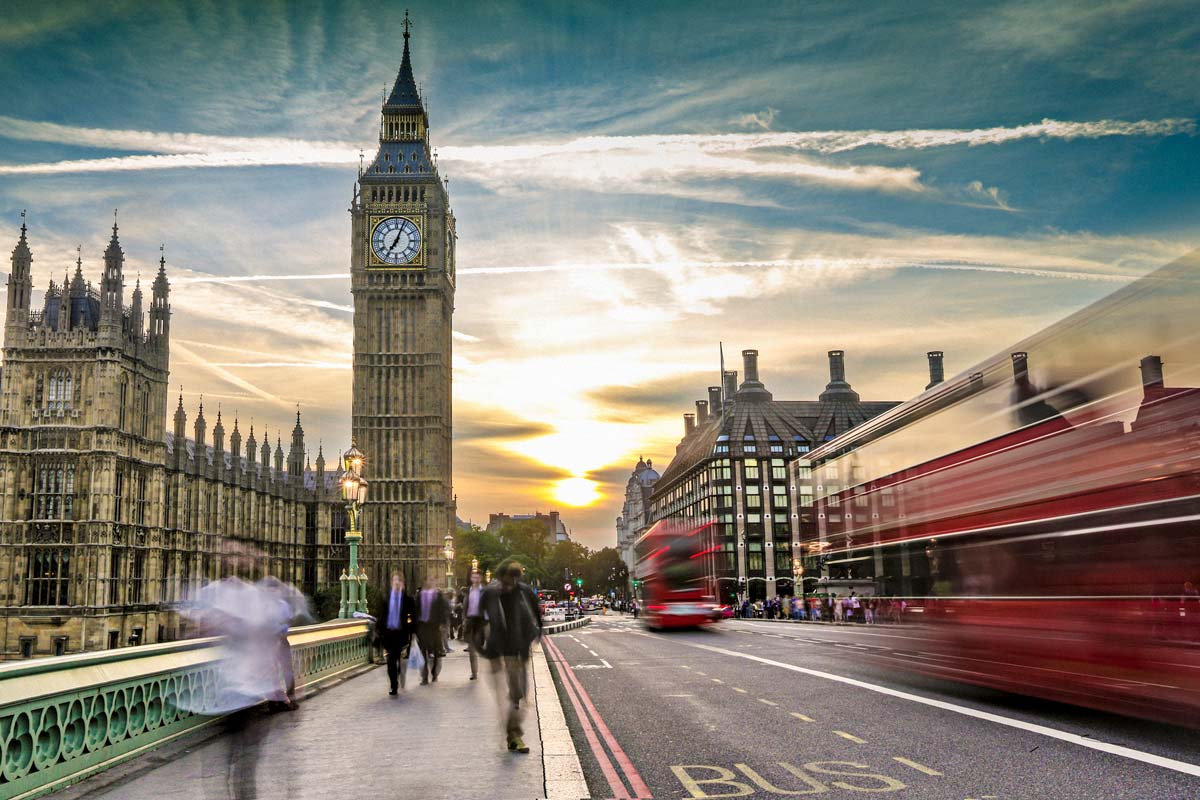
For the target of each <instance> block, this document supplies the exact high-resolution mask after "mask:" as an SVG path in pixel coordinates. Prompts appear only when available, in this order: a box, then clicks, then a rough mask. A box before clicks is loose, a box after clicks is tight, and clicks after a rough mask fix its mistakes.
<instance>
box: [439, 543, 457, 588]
mask: <svg viewBox="0 0 1200 800" xmlns="http://www.w3.org/2000/svg"><path fill="white" fill-rule="evenodd" d="M444 542H445V546H444V547H443V548H442V556H443V557H444V558H445V559H446V588H447V589H453V588H454V535H453V534H450V533H447V534H446V538H445V540H444Z"/></svg>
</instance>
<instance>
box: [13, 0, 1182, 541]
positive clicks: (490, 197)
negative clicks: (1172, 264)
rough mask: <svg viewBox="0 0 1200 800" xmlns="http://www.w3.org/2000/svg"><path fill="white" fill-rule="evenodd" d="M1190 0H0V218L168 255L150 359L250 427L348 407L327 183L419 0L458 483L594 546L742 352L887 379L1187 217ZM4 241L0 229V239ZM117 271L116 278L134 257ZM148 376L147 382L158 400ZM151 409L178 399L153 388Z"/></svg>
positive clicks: (68, 247)
mask: <svg viewBox="0 0 1200 800" xmlns="http://www.w3.org/2000/svg"><path fill="white" fill-rule="evenodd" d="M1189 5H1190V4H1189V3H1187V2H1154V1H1152V0H1100V2H1097V1H1096V0H1079V1H1078V2H1073V1H1072V0H1063V1H1061V2H1055V3H1053V4H1047V3H1042V2H997V3H987V4H975V3H964V2H945V3H937V2H931V3H878V4H873V3H861V4H847V3H839V2H828V3H821V2H812V3H803V4H801V3H778V2H755V1H753V0H750V1H748V2H742V3H738V4H730V3H714V2H678V3H672V2H660V3H653V4H643V3H633V2H572V3H560V2H542V3H537V2H515V1H514V2H479V3H454V2H438V3H427V2H412V3H408V4H400V3H377V2H332V1H331V2H324V3H318V2H284V1H283V0H279V1H278V2H264V1H263V0H256V1H255V2H232V1H231V2H220V1H219V0H218V1H215V2H194V3H186V4H184V3H171V2H134V1H133V0H128V1H127V2H97V0H88V2H73V1H72V0H58V2H54V3H37V2H27V0H15V2H12V1H10V2H8V3H5V4H4V5H3V8H0V74H3V75H4V76H5V80H4V81H0V245H3V246H4V247H8V246H9V245H8V244H4V243H5V242H11V243H15V242H16V239H17V235H18V231H19V227H20V224H21V220H20V212H21V210H22V209H28V224H29V237H30V244H31V247H32V249H33V253H34V281H35V289H36V292H35V297H34V303H35V304H36V303H38V302H40V297H41V294H40V293H41V291H42V290H44V289H45V288H46V285H47V282H48V281H49V279H50V278H51V277H54V278H55V279H56V280H60V281H61V276H62V275H63V274H64V273H65V272H67V271H68V270H69V269H71V268H73V265H74V259H75V251H76V246H77V245H79V246H81V247H82V253H83V263H84V270H85V273H86V274H87V275H88V276H89V277H90V278H91V279H92V280H94V281H96V282H98V281H99V275H100V264H101V254H102V252H103V250H104V247H105V245H106V244H107V241H108V237H109V229H110V227H111V225H112V222H113V210H114V209H119V211H118V222H119V224H120V236H121V242H122V245H123V247H124V250H125V252H126V256H127V262H126V263H127V266H126V269H127V275H129V277H130V278H134V277H135V276H136V274H137V273H138V271H139V270H140V272H141V275H142V277H144V278H147V280H149V279H150V278H152V275H153V271H154V268H155V264H156V261H157V259H158V256H159V246H160V244H161V245H163V246H164V248H165V254H166V260H167V265H168V275H169V277H170V279H171V283H172V293H171V304H172V310H173V317H172V330H171V334H172V341H171V382H172V385H173V388H172V392H174V391H176V390H175V389H174V386H176V385H178V386H181V387H182V392H183V397H184V404H185V407H186V408H187V410H188V413H189V425H190V419H191V417H192V416H193V415H194V413H195V408H196V405H197V403H198V402H199V399H200V395H203V397H204V402H205V408H206V412H208V410H209V409H211V408H212V407H213V406H215V405H217V404H219V405H220V407H221V409H222V411H223V413H224V414H226V415H236V416H237V417H238V419H239V421H240V424H241V425H242V426H243V428H242V429H243V430H246V426H248V424H250V423H253V425H254V426H255V430H256V433H257V435H258V436H259V437H260V438H261V436H262V431H263V430H266V431H267V433H268V435H269V436H271V437H272V438H274V437H275V436H276V435H277V434H278V432H279V431H280V430H281V429H282V430H283V431H284V434H285V436H284V438H285V439H286V438H287V435H286V432H287V431H288V430H290V427H291V420H292V415H293V413H294V409H295V406H296V404H297V403H299V404H300V406H301V409H302V413H303V420H304V427H305V431H306V434H307V437H308V442H309V443H310V444H311V446H312V448H313V457H314V458H315V455H316V448H317V447H318V446H319V445H323V446H324V448H325V453H326V456H327V457H328V456H330V454H331V453H335V452H337V451H339V450H342V449H344V448H345V447H347V446H348V444H349V437H350V419H349V406H350V397H349V393H350V363H351V339H352V305H351V298H350V293H349V256H350V249H349V239H350V217H349V213H348V206H349V204H350V201H351V197H352V192H353V185H354V181H355V177H356V169H357V166H358V163H359V151H360V149H361V150H363V151H365V153H366V156H367V158H370V156H371V154H372V153H373V150H374V147H375V145H376V142H377V135H378V122H379V110H380V104H381V94H382V93H383V92H384V91H385V89H387V88H389V87H390V85H391V82H392V81H393V80H394V79H395V74H396V70H397V69H398V67H399V64H400V54H401V49H402V38H401V31H402V28H401V20H402V18H403V14H404V10H405V8H408V9H410V11H411V16H412V20H413V38H412V51H413V65H414V70H415V72H416V75H417V79H418V81H419V82H421V84H422V92H423V97H424V98H425V100H426V102H427V105H428V109H429V114H430V121H431V141H432V143H433V145H434V147H435V148H436V149H437V150H438V156H439V163H440V171H441V175H442V176H443V177H446V178H449V181H450V183H449V189H450V194H451V198H452V204H453V208H454V211H455V214H456V216H457V220H458V233H459V244H458V265H459V281H458V293H457V298H456V312H455V318H454V330H455V337H454V346H455V353H454V414H455V419H454V422H455V433H454V436H455V451H454V459H455V467H454V472H455V474H454V482H455V490H456V492H457V495H458V504H459V515H460V516H461V517H462V518H463V519H468V520H473V521H474V522H476V523H481V524H486V522H487V516H488V514H489V513H491V512H500V511H503V512H507V513H529V512H533V511H543V512H545V511H549V510H551V509H557V510H559V511H561V512H562V514H563V518H564V520H565V521H566V523H567V525H568V527H570V528H571V529H572V531H573V534H574V536H575V538H576V539H577V540H578V541H581V542H582V543H584V544H586V545H588V546H591V547H601V546H606V545H611V544H613V543H614V540H615V529H614V519H615V518H616V516H617V515H618V514H619V513H620V511H621V503H622V500H623V496H624V486H625V481H626V479H627V478H628V476H629V474H630V472H631V470H632V468H633V466H634V464H635V462H636V461H637V459H638V458H639V456H645V457H647V458H651V459H653V460H654V462H655V464H656V465H658V466H659V467H660V469H661V468H665V466H666V464H667V463H668V462H669V461H670V459H671V457H672V455H673V454H674V449H675V445H676V444H677V442H678V440H679V438H680V437H681V435H682V433H683V421H682V419H681V415H682V414H683V413H685V412H687V411H690V410H694V408H693V403H694V401H695V400H698V399H703V398H704V397H705V396H706V395H705V389H706V387H707V386H708V385H710V384H713V383H715V382H716V381H717V376H718V343H721V342H723V343H724V348H725V353H726V357H727V359H728V360H729V361H730V362H733V364H732V365H731V366H740V364H738V362H739V361H740V357H739V355H738V353H739V352H740V351H741V350H742V349H747V348H754V349H757V350H759V352H760V354H761V355H760V370H761V374H762V379H763V381H764V382H765V383H766V385H767V387H768V389H770V390H771V391H772V392H774V395H775V397H776V398H778V399H797V400H799V399H811V398H814V397H815V396H816V394H818V393H819V392H820V390H821V389H822V388H823V387H824V384H825V382H826V381H827V380H828V371H827V360H826V355H825V353H826V351H827V350H830V349H835V348H837V349H844V350H845V351H846V365H847V373H848V374H847V377H848V379H849V380H850V382H851V383H852V385H853V386H854V388H855V389H856V390H857V391H858V392H859V393H860V394H861V395H862V397H863V399H864V400H905V399H908V398H910V397H912V396H914V395H916V394H917V393H919V392H920V391H921V389H922V388H923V387H924V385H925V383H926V382H927V380H928V377H927V372H926V360H925V355H924V354H925V352H926V351H927V350H934V349H938V350H943V351H945V353H946V368H947V374H948V375H953V374H955V373H958V372H961V371H964V370H967V369H969V368H970V366H971V365H972V364H974V363H976V362H978V361H980V360H982V359H983V358H985V357H987V356H990V355H992V354H993V353H995V352H999V351H1001V350H1003V348H1004V347H1005V346H1006V345H1007V344H1009V343H1013V342H1016V341H1018V340H1020V339H1021V338H1023V337H1025V336H1026V335H1028V334H1030V333H1032V332H1034V331H1036V330H1038V329H1040V328H1042V327H1044V326H1045V325H1047V324H1049V323H1050V322H1053V321H1054V320H1056V319H1058V318H1060V317H1062V316H1064V315H1066V314H1067V313H1069V312H1071V311H1074V310H1076V309H1078V308H1080V307H1082V306H1084V305H1086V304H1088V303H1090V302H1091V301H1093V300H1095V299H1097V298H1099V297H1101V296H1103V295H1105V294H1107V293H1108V292H1111V291H1112V290H1114V289H1116V288H1118V287H1119V286H1120V285H1122V284H1123V283H1125V282H1128V281H1129V280H1131V279H1133V278H1136V277H1137V276H1139V275H1142V274H1145V273H1146V272H1148V271H1150V270H1151V269H1154V268H1155V267H1158V266H1161V265H1162V264H1165V263H1167V262H1168V261H1171V260H1173V259H1174V258H1176V257H1178V256H1181V255H1183V254H1185V253H1187V252H1189V251H1191V250H1192V249H1194V248H1195V247H1197V245H1198V243H1200V221H1198V220H1200V196H1198V194H1197V192H1196V191H1195V187H1196V186H1198V185H1200V140H1198V138H1197V115H1198V113H1200V82H1197V81H1196V79H1195V77H1196V75H1197V74H1200V15H1197V14H1195V13H1194V11H1195V9H1194V6H1191V7H1190V8H1189ZM7 266H8V265H7V262H6V263H5V268H7ZM127 291H128V289H127ZM172 406H173V403H172ZM164 424H165V422H164Z"/></svg>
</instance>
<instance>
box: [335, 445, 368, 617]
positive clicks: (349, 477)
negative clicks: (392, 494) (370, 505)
mask: <svg viewBox="0 0 1200 800" xmlns="http://www.w3.org/2000/svg"><path fill="white" fill-rule="evenodd" d="M362 466H363V454H362V451H361V450H359V449H358V448H357V447H355V446H354V445H353V444H352V445H350V449H349V450H347V451H346V452H345V454H344V455H343V456H342V500H343V501H345V503H346V516H347V518H348V520H349V523H350V529H349V530H348V531H346V543H347V544H349V545H350V568H349V569H348V570H346V571H343V572H342V576H341V580H340V581H339V582H340V583H341V585H342V602H341V605H340V606H339V608H338V617H339V618H341V619H349V618H350V617H353V616H354V613H355V612H356V611H366V610H367V608H366V606H367V576H366V571H365V570H362V569H360V568H359V566H358V543H359V542H361V541H362V525H361V524H360V522H361V521H362V520H361V517H362V507H363V504H364V503H366V502H367V481H366V480H365V479H364V478H363V476H362Z"/></svg>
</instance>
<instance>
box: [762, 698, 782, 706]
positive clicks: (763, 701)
mask: <svg viewBox="0 0 1200 800" xmlns="http://www.w3.org/2000/svg"><path fill="white" fill-rule="evenodd" d="M758 702H760V703H762V704H763V705H765V706H777V705H779V703H773V702H771V701H770V700H764V699H762V698H761V697H760V698H758Z"/></svg>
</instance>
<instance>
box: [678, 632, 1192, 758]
mask: <svg viewBox="0 0 1200 800" xmlns="http://www.w3.org/2000/svg"><path fill="white" fill-rule="evenodd" d="M680 644H684V645H686V646H688V647H695V648H697V649H700V650H707V651H709V652H710V653H720V654H721V655H725V656H733V657H734V658H745V659H748V660H750V661H757V662H758V663H760V664H768V665H770V666H773V667H779V668H781V669H786V670H790V671H792V672H799V673H801V674H803V675H811V676H812V677H814V678H824V679H825V680H828V681H835V682H837V683H844V684H846V685H847V686H855V687H857V688H859V689H866V690H867V691H870V692H877V693H879V694H884V695H888V696H889V697H896V698H899V699H901V700H908V701H910V702H913V703H920V704H922V705H926V706H932V707H933V708H940V709H942V710H943V711H953V712H954V713H955V714H962V715H964V716H967V717H974V718H976V719H982V720H986V721H988V722H994V723H996V724H997V725H1004V726H1006V727H1009V728H1017V729H1018V730H1023V731H1027V732H1029V733H1036V734H1038V735H1039V736H1045V737H1047V738H1050V739H1058V740H1059V741H1062V742H1067V743H1068V744H1074V745H1078V746H1080V747H1086V748H1088V749H1090V750H1098V751H1100V752H1101V753H1109V754H1110V755H1115V756H1119V757H1121V758H1128V759H1130V760H1131V761H1140V762H1142V763H1143V764H1150V765H1152V766H1156V767H1162V768H1164V769H1170V770H1174V771H1175V772H1182V773H1183V774H1185V775H1194V776H1196V777H1200V764H1190V763H1188V762H1186V761H1179V760H1177V759H1174V758H1166V757H1165V756H1159V755H1155V754H1154V753H1146V752H1143V751H1141V750H1134V749H1133V748H1132V747H1124V746H1122V745H1118V744H1111V743H1109V742H1102V741H1099V740H1098V739H1091V738H1088V737H1085V736H1080V735H1079V734H1076V733H1069V732H1067V731H1061V730H1058V729H1057V728H1050V727H1047V726H1045V725H1038V724H1036V723H1033V722H1025V721H1024V720H1020V719H1013V718H1012V717H1005V716H1001V715H1000V714H993V713H992V712H990V711H980V710H979V709H975V708H969V707H967V706H960V705H957V704H955V703H947V702H946V701H944V700H935V699H933V698H932V697H922V696H921V695H917V694H912V693H911V692H902V691H900V690H899V689H891V688H888V687H887V686H880V685H878V684H874V683H868V682H866V681H860V680H857V679H856V678H847V677H845V676H843V675H834V674H833V673H831V672H821V671H820V670H816V669H809V668H808V667H798V666H796V665H795V664H785V663H784V662H782V661H774V660H772V659H769V658H763V657H762V656H755V655H751V654H749V653H739V652H737V651H736V650H726V649H725V648H723V647H713V646H711V645H707V644H694V643H692V642H682V641H681V642H680Z"/></svg>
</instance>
